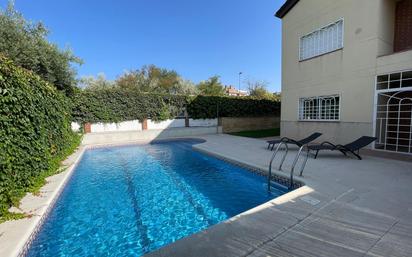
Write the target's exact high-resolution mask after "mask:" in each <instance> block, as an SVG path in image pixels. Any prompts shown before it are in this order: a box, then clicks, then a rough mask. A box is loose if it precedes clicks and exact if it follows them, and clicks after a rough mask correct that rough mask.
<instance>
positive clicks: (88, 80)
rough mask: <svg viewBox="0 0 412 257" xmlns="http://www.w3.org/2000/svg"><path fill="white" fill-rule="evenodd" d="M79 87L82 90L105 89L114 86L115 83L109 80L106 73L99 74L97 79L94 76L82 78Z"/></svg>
mask: <svg viewBox="0 0 412 257" xmlns="http://www.w3.org/2000/svg"><path fill="white" fill-rule="evenodd" d="M79 85H80V87H82V88H87V89H96V90H97V89H104V88H109V87H113V86H114V82H113V81H110V80H107V79H106V76H105V75H104V73H99V74H98V75H97V78H95V77H94V76H86V77H82V78H81V79H80V81H79Z"/></svg>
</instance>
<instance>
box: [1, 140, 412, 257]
mask: <svg viewBox="0 0 412 257" xmlns="http://www.w3.org/2000/svg"><path fill="white" fill-rule="evenodd" d="M201 138H204V139H206V142H205V143H202V144H199V145H196V146H195V148H197V149H198V150H201V151H204V152H208V153H211V154H214V155H219V156H220V157H223V158H226V159H230V160H233V161H235V162H238V163H243V164H245V165H248V166H253V167H255V168H258V169H262V170H267V168H268V167H267V165H268V161H269V159H270V157H271V152H270V151H268V150H266V148H265V147H266V145H265V142H264V141H262V140H257V139H248V138H241V137H235V136H229V135H208V136H201ZM81 152H82V149H80V151H79V152H78V153H77V154H75V155H74V156H72V157H71V158H70V159H69V160H67V161H66V165H68V166H69V167H73V164H74V163H75V161H76V159H77V158H78V157H79V154H80V153H81ZM295 153H296V151H290V153H289V156H288V158H287V159H286V161H285V165H284V170H289V169H290V163H291V162H292V158H293V157H294V154H295ZM68 173H69V170H67V171H65V172H63V173H61V174H59V175H56V176H54V177H51V178H50V179H49V183H48V184H47V185H46V186H45V187H44V188H43V189H42V190H41V195H40V196H31V195H30V196H28V197H26V198H25V199H24V200H23V201H22V204H21V208H22V209H24V210H25V211H30V212H31V213H32V214H34V215H33V216H32V217H31V218H27V219H23V220H18V221H11V222H6V223H3V224H0V256H13V254H15V253H16V252H18V250H16V249H18V247H19V245H21V243H22V242H21V241H22V239H23V238H24V237H25V236H27V233H28V228H30V226H33V224H34V223H35V221H36V219H38V218H39V216H38V215H37V214H38V213H41V211H42V210H44V208H45V206H46V205H47V204H48V203H49V201H50V198H51V196H52V194H51V192H52V191H53V190H55V189H56V188H58V187H59V185H61V183H62V181H63V180H64V178H65V177H66V176H67V174H68ZM279 174H282V175H286V176H288V172H286V171H285V172H280V173H279ZM300 180H301V181H302V182H304V183H305V186H303V187H301V188H299V189H297V190H295V191H293V192H291V193H289V194H286V195H283V196H281V197H279V198H277V199H274V200H273V201H271V202H268V203H266V204H264V205H261V206H259V207H257V208H255V209H252V210H250V211H248V212H246V213H243V214H241V215H238V216H236V217H234V218H232V219H230V220H228V221H226V222H224V223H221V224H218V225H215V226H213V227H211V228H210V229H208V230H206V231H203V232H200V233H198V234H195V235H192V236H189V237H187V238H184V239H182V240H179V241H177V242H176V243H174V244H171V245H168V246H166V247H164V248H161V249H160V250H158V251H155V252H153V253H150V254H148V255H147V256H225V257H226V256H305V257H306V256H412V243H411V242H412V163H410V162H402V161H395V160H388V159H382V158H376V157H369V156H365V158H364V160H362V161H358V160H356V159H349V158H345V157H343V156H342V155H341V154H338V153H333V152H329V153H328V152H324V153H321V154H320V155H319V158H318V159H317V160H314V159H309V161H308V164H307V167H306V169H305V172H304V177H303V178H301V179H300ZM34 206H37V207H34ZM39 206H40V208H39Z"/></svg>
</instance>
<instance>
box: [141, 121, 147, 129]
mask: <svg viewBox="0 0 412 257" xmlns="http://www.w3.org/2000/svg"><path fill="white" fill-rule="evenodd" d="M142 130H147V119H143V121H142Z"/></svg>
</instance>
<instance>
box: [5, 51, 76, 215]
mask: <svg viewBox="0 0 412 257" xmlns="http://www.w3.org/2000/svg"><path fill="white" fill-rule="evenodd" d="M70 121H71V103H70V99H68V98H67V97H66V96H65V95H64V94H63V93H61V92H58V91H57V90H56V89H55V87H54V86H52V85H50V84H49V83H47V82H45V81H43V80H42V79H41V78H40V77H39V76H37V75H35V74H34V73H32V72H30V71H27V70H24V69H22V68H20V67H17V66H15V65H14V64H13V63H12V62H11V61H10V60H8V59H6V58H5V57H2V56H0V138H1V141H0V218H1V217H2V216H4V215H6V214H7V209H8V208H9V207H10V206H11V205H12V204H16V203H18V200H19V199H20V198H21V197H22V196H23V195H24V194H25V192H27V191H28V190H32V189H35V188H36V187H38V186H39V185H40V184H42V182H44V177H45V176H46V175H50V174H52V173H53V172H55V171H56V170H57V168H58V166H59V161H60V160H61V159H62V158H63V157H64V156H65V155H66V154H68V151H70V150H73V149H74V148H75V147H76V143H78V142H79V137H78V136H77V135H75V134H74V133H73V132H72V131H71V129H70ZM0 220H1V219H0Z"/></svg>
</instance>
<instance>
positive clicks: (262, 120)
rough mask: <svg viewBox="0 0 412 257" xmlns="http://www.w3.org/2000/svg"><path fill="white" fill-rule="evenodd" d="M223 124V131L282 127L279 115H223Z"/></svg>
mask: <svg viewBox="0 0 412 257" xmlns="http://www.w3.org/2000/svg"><path fill="white" fill-rule="evenodd" d="M220 122H221V126H222V130H223V133H230V132H239V131H248V130H260V129H272V128H279V127H280V117H279V116H268V117H222V118H221V121H220Z"/></svg>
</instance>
